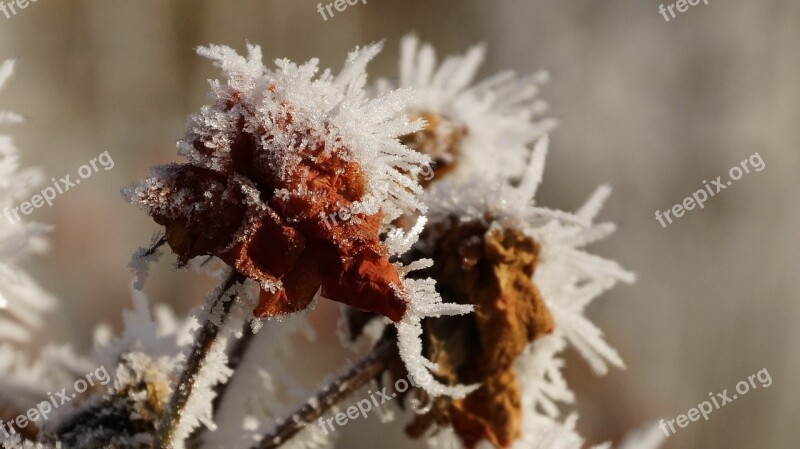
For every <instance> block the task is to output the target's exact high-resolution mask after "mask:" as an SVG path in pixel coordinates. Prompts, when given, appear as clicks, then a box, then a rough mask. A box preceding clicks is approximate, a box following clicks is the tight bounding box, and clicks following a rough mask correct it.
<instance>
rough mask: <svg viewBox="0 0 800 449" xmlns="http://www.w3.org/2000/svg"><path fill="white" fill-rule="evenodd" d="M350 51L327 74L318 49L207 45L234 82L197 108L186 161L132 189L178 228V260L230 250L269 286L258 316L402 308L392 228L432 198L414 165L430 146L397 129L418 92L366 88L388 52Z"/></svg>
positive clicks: (409, 127)
mask: <svg viewBox="0 0 800 449" xmlns="http://www.w3.org/2000/svg"><path fill="white" fill-rule="evenodd" d="M380 48H381V46H380V45H370V46H367V47H365V48H363V49H358V50H356V51H354V52H352V53H351V54H350V55H349V57H348V58H347V61H346V63H345V66H344V68H343V69H342V71H341V72H340V73H339V74H338V75H336V76H334V75H332V74H331V72H330V71H328V70H326V71H324V72H323V73H322V74H321V75H319V76H316V74H317V71H318V68H317V60H315V59H314V60H311V61H309V62H307V63H305V64H302V65H297V64H294V63H292V62H290V61H288V60H285V59H283V60H277V61H276V62H275V65H276V67H275V68H274V69H268V68H266V67H265V66H264V65H263V64H262V63H261V50H260V48H259V47H257V46H249V47H248V55H247V57H242V56H239V55H237V54H236V53H235V52H234V51H233V50H232V49H230V48H227V47H219V46H211V47H207V48H201V49H200V50H199V53H200V54H201V55H204V56H206V57H209V58H211V59H213V60H214V61H215V63H216V65H218V66H219V67H221V68H222V71H223V73H224V75H225V77H226V82H224V83H223V82H220V81H212V82H211V86H212V99H213V103H212V104H211V105H208V106H204V107H203V108H202V110H201V111H200V112H199V113H197V114H194V115H193V116H191V117H190V119H189V129H188V131H187V134H186V136H185V137H184V139H183V140H181V141H180V142H179V144H178V151H179V154H181V155H183V156H185V157H186V158H187V159H188V163H185V164H180V165H177V164H174V165H168V166H162V167H157V168H156V169H155V170H154V172H153V174H152V176H151V177H150V178H148V179H145V180H144V181H142V182H140V183H139V184H137V185H135V186H133V187H131V188H129V189H128V190H127V191H126V196H127V197H128V198H129V199H130V200H131V201H133V202H134V203H137V204H139V205H141V206H142V207H143V208H145V209H146V210H147V211H148V213H149V214H150V215H151V216H152V217H153V218H154V219H155V221H156V222H158V223H159V224H162V225H164V226H165V228H166V241H167V243H169V245H170V247H171V248H172V249H173V251H175V252H176V253H177V254H178V257H179V258H180V261H181V262H183V263H186V262H188V260H189V259H191V258H193V257H196V256H200V255H213V256H217V257H219V258H220V259H222V260H224V261H225V262H226V263H228V264H229V265H231V266H232V267H234V268H235V269H236V270H237V271H239V272H240V273H242V274H243V275H245V276H247V277H249V278H252V279H254V280H256V281H258V282H259V283H260V285H261V287H262V293H261V302H260V304H259V305H258V307H257V310H256V312H257V314H258V315H259V316H274V315H280V314H283V313H289V312H295V311H298V310H302V309H305V308H306V307H308V305H309V303H310V302H311V301H312V299H313V298H314V296H315V294H316V293H317V291H318V290H319V288H320V287H321V288H322V294H323V296H325V297H328V298H330V299H333V300H336V301H340V302H343V303H345V304H349V305H353V306H355V307H358V308H361V309H365V310H370V311H375V312H378V313H381V314H383V315H385V316H387V317H389V318H391V319H393V320H399V319H400V318H402V316H403V315H404V313H405V311H406V300H405V299H404V297H403V293H402V290H403V289H404V286H403V283H402V281H401V279H400V276H399V274H398V272H397V269H396V268H395V266H394V265H393V264H391V263H390V262H389V256H390V255H391V254H392V253H393V247H392V245H391V244H390V243H387V242H386V241H383V240H382V239H381V235H382V234H384V233H387V232H388V231H390V230H391V229H392V226H391V223H392V221H393V220H394V219H395V218H397V217H398V216H400V215H401V214H404V213H408V212H413V211H415V210H420V209H422V208H423V205H422V203H421V202H419V201H418V200H417V198H416V196H417V195H418V194H419V193H420V192H421V187H420V186H419V185H418V184H417V183H416V182H414V181H412V180H411V179H410V178H409V177H408V176H407V173H409V172H417V171H419V170H421V167H422V166H426V165H427V164H428V162H429V158H428V157H427V156H425V155H422V154H419V153H416V152H414V151H411V150H409V149H408V148H406V147H405V146H404V145H402V144H401V143H400V142H399V141H398V136H402V135H405V134H408V133H411V132H414V131H416V130H418V129H419V126H420V124H419V123H411V122H409V121H408V120H407V119H406V118H405V116H402V115H401V114H399V113H400V112H401V110H402V108H403V105H404V104H405V103H407V102H408V100H409V98H410V93H409V92H407V91H403V90H400V91H392V92H387V93H385V94H384V95H382V96H380V97H379V98H376V99H368V98H367V97H366V94H365V91H364V86H365V83H366V74H365V67H366V64H367V62H368V61H369V60H370V59H372V58H373V57H374V56H375V55H376V54H377V53H378V52H379V51H380Z"/></svg>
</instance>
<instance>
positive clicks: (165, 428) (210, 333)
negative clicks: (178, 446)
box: [156, 271, 243, 449]
mask: <svg viewBox="0 0 800 449" xmlns="http://www.w3.org/2000/svg"><path fill="white" fill-rule="evenodd" d="M242 281H243V277H242V276H241V275H240V274H239V273H237V272H235V271H233V272H231V274H230V275H229V276H228V278H227V279H226V280H225V281H223V286H222V290H221V292H220V294H219V296H218V297H217V298H216V299H215V301H214V305H216V304H218V303H219V302H220V301H222V302H223V316H222V322H224V321H225V317H227V315H228V314H229V312H230V309H231V306H232V305H233V303H234V302H235V299H231V300H230V301H225V297H226V296H228V295H229V294H230V290H231V288H233V286H234V285H236V284H237V283H240V282H242ZM219 331H220V328H219V327H218V326H217V325H216V324H214V323H213V322H211V321H208V320H207V321H206V322H205V323H204V324H203V327H202V328H200V329H199V330H198V331H197V334H196V336H195V341H194V345H193V347H192V352H191V353H190V354H189V357H188V360H187V361H186V365H185V366H184V370H183V373H182V374H181V377H180V380H179V382H178V384H177V387H176V388H175V392H174V393H173V394H172V397H171V398H170V402H169V404H168V405H167V407H166V410H165V412H164V416H163V417H162V419H161V424H160V425H159V428H158V434H157V443H156V447H159V448H161V449H172V447H173V444H174V441H173V440H174V438H175V431H176V430H177V428H178V425H179V424H180V419H181V414H182V413H183V410H184V408H185V407H186V403H187V402H188V401H189V397H190V396H191V395H192V391H193V390H194V383H195V380H196V379H197V375H198V373H199V372H200V368H201V367H202V366H203V362H204V361H205V359H206V357H208V354H209V351H210V350H211V347H212V345H213V344H214V342H215V341H216V339H217V336H218V335H219Z"/></svg>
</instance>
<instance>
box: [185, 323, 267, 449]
mask: <svg viewBox="0 0 800 449" xmlns="http://www.w3.org/2000/svg"><path fill="white" fill-rule="evenodd" d="M255 336H256V334H255V333H254V332H253V328H252V327H251V326H250V323H248V322H245V323H244V328H243V329H242V338H240V339H239V340H238V341H237V342H236V344H235V345H234V347H233V350H231V353H230V355H229V356H228V368H230V369H231V371H233V373H234V374H233V375H232V376H231V378H230V379H228V381H227V382H225V383H221V384H217V387H216V393H217V395H216V396H214V401H213V403H212V406H211V407H212V410H213V413H214V417H215V418H216V416H217V412H218V411H219V407H220V405H221V404H222V400H223V399H224V398H225V394H226V393H227V392H228V386H229V385H230V384H231V383H233V381H234V379H235V378H236V370H237V368H238V367H239V365H240V364H241V363H242V360H244V356H245V354H247V349H248V348H249V347H250V343H252V341H253V339H254V338H255ZM206 430H207V429H206V427H202V426H201V427H198V428H197V429H195V432H194V433H193V434H192V436H190V437H189V439H188V441H187V444H186V447H188V448H191V449H196V448H199V447H201V446H202V439H203V435H204V434H205V432H206Z"/></svg>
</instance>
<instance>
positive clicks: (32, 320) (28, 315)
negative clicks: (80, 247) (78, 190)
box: [0, 60, 54, 343]
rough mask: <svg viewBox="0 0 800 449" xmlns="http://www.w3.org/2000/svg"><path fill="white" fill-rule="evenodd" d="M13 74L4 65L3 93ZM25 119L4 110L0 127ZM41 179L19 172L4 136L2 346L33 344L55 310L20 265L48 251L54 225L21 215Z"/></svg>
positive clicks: (0, 72) (0, 138) (0, 170)
mask: <svg viewBox="0 0 800 449" xmlns="http://www.w3.org/2000/svg"><path fill="white" fill-rule="evenodd" d="M13 70H14V61H12V60H8V61H5V62H3V63H2V64H0V89H2V88H3V86H4V85H5V84H6V82H7V81H8V79H9V78H10V76H11V74H12V73H13ZM21 121H22V118H21V117H20V116H19V115H17V114H15V113H12V112H5V111H0V126H3V127H4V126H6V125H11V124H15V123H19V122H21ZM42 177H43V176H42V174H41V172H40V171H39V170H37V169H27V170H20V168H19V154H18V151H17V148H16V147H15V146H14V142H13V141H12V139H11V137H10V136H6V135H2V134H0V209H2V211H1V212H2V213H3V216H2V217H0V343H2V342H4V341H14V342H16V343H21V342H24V341H27V340H29V339H30V337H31V331H33V330H35V329H37V328H39V327H41V326H42V323H43V322H42V314H43V313H45V312H46V311H48V310H50V309H52V308H53V306H54V300H53V299H52V298H51V296H50V295H49V294H48V293H46V292H45V291H44V290H42V289H41V287H39V285H38V284H37V283H36V282H35V281H34V280H33V279H32V278H31V277H30V276H29V275H28V274H27V273H25V272H24V271H22V270H20V269H19V268H17V266H16V262H17V261H18V259H19V258H20V257H23V256H25V255H27V254H31V253H38V252H42V251H43V250H44V249H45V248H46V244H45V241H44V239H43V235H44V234H45V233H46V232H47V231H48V229H49V227H48V226H44V225H42V224H39V223H33V222H24V221H22V220H21V218H23V217H22V216H20V214H19V203H20V202H21V201H24V200H25V199H27V198H29V196H28V195H29V192H30V191H31V190H32V188H33V187H34V186H36V185H38V184H39V183H40V182H41V180H42ZM15 208H16V212H15V210H14V209H15Z"/></svg>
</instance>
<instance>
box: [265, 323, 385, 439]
mask: <svg viewBox="0 0 800 449" xmlns="http://www.w3.org/2000/svg"><path fill="white" fill-rule="evenodd" d="M397 357H398V349H397V342H396V341H395V336H394V332H386V333H385V334H384V336H383V337H381V339H380V340H379V341H378V342H377V343H376V344H375V346H374V347H373V349H372V351H371V352H370V353H369V354H368V355H367V356H366V357H365V358H363V359H361V361H360V362H358V363H357V364H356V365H355V366H353V367H352V368H351V369H349V370H348V371H347V372H346V373H344V374H343V375H342V376H340V377H339V378H337V379H336V380H334V381H333V382H332V383H331V384H329V385H328V386H327V387H325V389H323V390H322V391H320V392H319V393H317V395H316V396H314V397H313V398H311V399H309V400H308V401H307V402H306V403H305V404H304V405H303V406H302V407H300V408H299V409H298V410H297V411H295V412H294V413H293V414H292V415H291V417H289V418H288V419H286V420H285V421H284V422H283V423H281V424H280V425H278V427H276V428H275V430H274V431H273V432H272V433H271V434H269V435H266V436H265V437H264V438H262V439H261V441H260V442H259V443H258V444H256V445H255V446H253V448H252V449H275V448H277V447H280V446H281V445H282V444H284V443H286V442H287V441H289V440H290V439H291V438H292V437H294V436H295V435H297V433H299V432H300V431H301V430H303V428H304V427H305V426H306V425H308V424H310V423H312V422H314V421H315V420H316V419H318V418H320V417H321V416H322V415H324V414H325V413H326V412H328V411H329V410H330V409H331V408H332V407H333V406H334V405H336V404H337V403H339V402H341V401H342V400H344V399H345V398H347V397H348V396H350V395H351V394H353V393H355V392H356V391H358V390H359V389H360V388H361V387H363V386H364V385H366V384H367V383H368V382H369V381H371V380H373V379H375V378H376V377H378V376H379V375H380V374H381V373H383V372H384V371H386V369H387V368H388V367H389V365H390V364H391V362H392V360H394V359H395V358H397Z"/></svg>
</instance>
